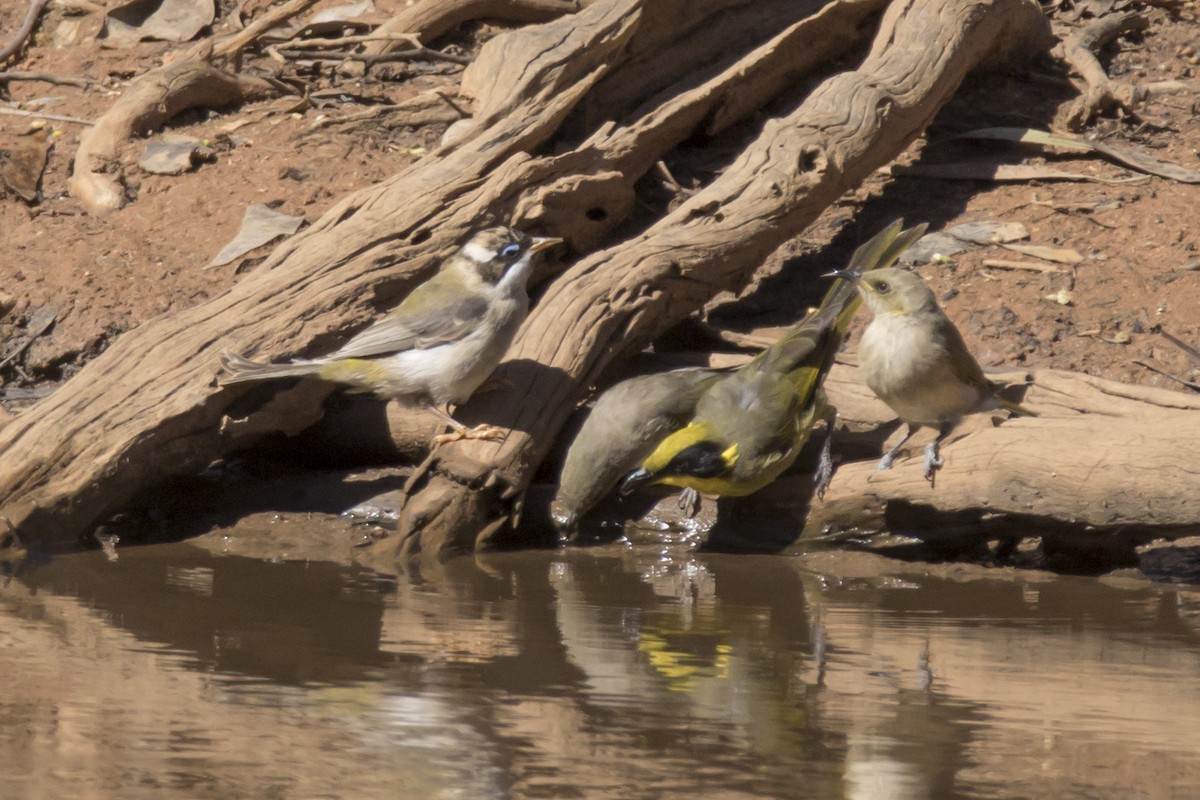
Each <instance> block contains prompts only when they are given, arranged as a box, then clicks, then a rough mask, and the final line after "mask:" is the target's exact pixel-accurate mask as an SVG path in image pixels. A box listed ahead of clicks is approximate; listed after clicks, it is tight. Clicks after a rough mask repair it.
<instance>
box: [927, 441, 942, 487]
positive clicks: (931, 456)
mask: <svg viewBox="0 0 1200 800" xmlns="http://www.w3.org/2000/svg"><path fill="white" fill-rule="evenodd" d="M941 468H942V459H941V458H939V457H938V443H937V442H936V441H934V442H930V443H929V444H927V445H925V480H927V481H929V483H930V485H933V481H934V476H935V475H937V471H938V470H939V469H941Z"/></svg>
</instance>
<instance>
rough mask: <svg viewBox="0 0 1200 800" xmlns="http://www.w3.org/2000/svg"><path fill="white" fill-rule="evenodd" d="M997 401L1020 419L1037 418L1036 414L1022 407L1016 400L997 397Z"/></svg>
mask: <svg viewBox="0 0 1200 800" xmlns="http://www.w3.org/2000/svg"><path fill="white" fill-rule="evenodd" d="M996 401H997V402H998V403H1000V405H1002V406H1003V407H1004V408H1005V409H1007V410H1008V411H1010V412H1012V413H1013V414H1016V415H1017V416H1018V417H1036V416H1037V413H1036V412H1033V411H1030V410H1029V409H1028V408H1026V407H1025V406H1023V405H1021V404H1020V403H1018V402H1016V401H1015V400H1005V399H1004V398H1003V397H997V398H996Z"/></svg>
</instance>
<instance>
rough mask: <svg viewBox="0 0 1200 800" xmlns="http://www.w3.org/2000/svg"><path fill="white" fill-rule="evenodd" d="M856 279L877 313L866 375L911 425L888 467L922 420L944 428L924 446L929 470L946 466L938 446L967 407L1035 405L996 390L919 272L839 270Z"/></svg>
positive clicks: (863, 361)
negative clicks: (866, 272) (1020, 403)
mask: <svg viewBox="0 0 1200 800" xmlns="http://www.w3.org/2000/svg"><path fill="white" fill-rule="evenodd" d="M835 274H836V275H838V276H839V277H842V278H845V279H848V280H852V281H854V283H855V286H856V287H857V288H858V292H859V294H861V295H862V297H863V300H864V301H865V302H866V304H867V307H868V308H870V309H871V313H872V314H873V315H874V316H873V319H872V320H871V323H870V324H869V325H868V326H867V328H866V330H865V331H863V336H862V341H861V342H860V343H859V347H858V369H859V373H860V374H861V375H862V377H863V381H864V382H865V383H866V384H867V386H869V387H870V388H871V391H873V392H875V394H876V395H878V396H879V399H880V400H882V401H883V402H885V403H887V404H888V406H889V407H890V408H891V409H892V410H893V411H895V412H896V415H897V416H898V417H900V419H901V420H903V421H904V422H906V423H907V424H908V431H907V433H906V434H905V435H904V438H902V439H901V440H900V441H899V442H897V443H896V445H895V446H894V447H893V448H892V449H891V450H889V451H888V452H887V453H886V454H884V456H883V458H882V459H880V461H879V469H881V470H883V469H888V468H889V467H891V466H892V462H893V461H894V460H895V458H896V453H897V452H898V451H899V450H900V448H901V446H903V445H904V443H905V442H907V441H908V439H909V438H910V437H911V436H912V435H913V434H914V433H915V432H916V431H917V430H919V429H920V428H921V427H922V426H923V425H928V426H931V427H935V428H937V429H938V435H937V437H936V438H935V439H934V440H933V441H932V442H930V443H929V444H928V445H927V446H926V448H925V477H926V479H928V480H930V481H932V480H933V476H934V474H935V473H936V471H937V469H938V468H939V467H940V466H941V465H942V461H941V459H940V458H939V456H938V445H939V444H940V443H941V441H942V439H944V438H945V437H946V436H947V435H948V434H949V433H950V431H951V430H952V429H953V428H954V426H955V425H956V424H957V423H958V421H959V420H960V419H961V418H962V417H963V416H965V415H967V414H973V413H975V412H977V411H988V410H992V409H997V408H1001V407H1003V408H1006V409H1008V410H1009V411H1011V412H1013V413H1014V414H1022V415H1027V416H1035V415H1034V414H1033V412H1032V411H1029V410H1028V409H1026V408H1024V407H1023V406H1020V405H1018V404H1017V403H1014V402H1012V401H1011V400H1006V399H1004V398H1002V397H1000V396H998V395H997V394H996V392H997V391H998V390H999V388H1000V387H999V386H997V385H996V384H994V383H992V382H991V381H989V380H988V379H987V378H986V377H984V374H983V370H982V369H980V367H979V362H977V361H976V360H975V358H974V357H973V356H972V355H971V353H970V352H969V351H968V350H967V346H966V344H965V343H964V342H963V338H962V334H960V333H959V332H958V328H956V327H954V323H953V322H951V321H950V319H949V318H948V317H947V316H946V314H945V313H944V312H943V311H942V309H941V307H939V306H938V302H937V298H935V297H934V296H933V291H932V290H931V289H930V288H929V287H928V286H927V285H926V284H925V281H923V280H921V278H920V276H918V275H916V274H915V273H912V272H908V271H907V270H902V269H880V270H875V271H874V272H871V273H869V274H861V273H855V272H854V271H853V270H845V271H843V272H838V273H835Z"/></svg>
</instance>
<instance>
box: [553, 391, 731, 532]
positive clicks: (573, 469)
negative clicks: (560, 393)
mask: <svg viewBox="0 0 1200 800" xmlns="http://www.w3.org/2000/svg"><path fill="white" fill-rule="evenodd" d="M729 373H730V370H728V369H708V368H705V367H685V368H683V369H673V370H669V371H667V372H658V373H654V374H650V375H638V376H636V377H633V378H628V379H626V380H623V381H621V382H620V383H617V384H614V385H613V386H612V387H610V388H609V389H607V390H606V391H605V392H604V393H603V394H601V395H600V397H599V398H598V399H597V400H596V402H595V403H594V404H593V405H592V408H591V411H590V412H588V415H587V418H586V419H585V420H584V422H583V426H582V427H581V428H580V429H579V433H577V434H576V435H575V438H574V440H572V442H571V446H570V448H569V449H568V450H567V456H566V458H565V459H564V460H563V468H562V473H561V476H560V478H559V482H558V488H557V489H556V490H555V493H554V499H553V501H552V502H551V504H550V518H551V520H552V521H553V522H554V525H555V527H556V528H557V529H558V531H559V533H560V534H563V535H567V534H569V533H571V532H572V531H574V530H575V528H576V526H577V524H578V522H579V519H580V518H581V517H582V516H583V515H584V514H586V513H587V512H588V511H589V510H590V509H591V508H592V506H594V505H595V504H596V503H597V502H599V501H600V499H601V498H603V497H604V496H605V495H606V494H608V492H609V491H610V490H611V489H612V488H613V487H614V486H616V484H617V481H619V480H620V479H621V478H623V477H624V476H625V475H626V474H627V473H628V472H629V471H630V470H632V469H634V468H636V467H637V466H638V465H639V464H641V463H642V461H643V460H644V459H645V458H646V456H648V455H650V453H651V452H653V451H654V448H655V447H657V446H658V443H659V441H661V440H662V438H663V437H664V436H666V435H667V434H669V433H671V432H672V431H674V430H677V429H679V428H681V427H683V426H684V425H686V424H687V422H688V420H690V419H691V418H692V414H693V413H694V412H695V410H696V402H697V401H698V400H699V399H700V396H701V395H703V394H704V392H705V391H707V390H708V388H709V387H710V386H711V385H712V384H713V383H714V382H716V381H718V380H721V379H722V378H724V377H725V376H726V375H728V374H729Z"/></svg>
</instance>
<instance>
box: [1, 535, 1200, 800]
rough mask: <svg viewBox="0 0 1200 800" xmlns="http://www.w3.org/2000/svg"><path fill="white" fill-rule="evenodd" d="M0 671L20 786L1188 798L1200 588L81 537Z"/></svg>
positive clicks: (657, 553) (29, 606)
mask: <svg viewBox="0 0 1200 800" xmlns="http://www.w3.org/2000/svg"><path fill="white" fill-rule="evenodd" d="M0 678H2V680H0V797H2V798H6V799H7V798H72V799H75V798H122V799H123V800H124V799H125V798H143V797H145V798H223V799H224V798H356V799H357V798H422V799H424V798H438V799H440V798H446V799H450V798H464V799H467V798H470V799H471V800H475V799H476V798H509V797H511V798H556V799H557V798H655V799H656V800H658V799H659V798H668V799H670V798H685V797H687V798H692V797H703V798H730V799H731V800H732V799H735V798H736V799H738V800H740V799H742V798H791V797H796V798H856V799H857V798H872V799H874V800H882V799H889V800H890V799H891V798H896V799H897V800H899V799H902V798H904V799H907V798H931V799H937V800H941V798H959V797H962V798H1047V799H1049V798H1054V799H1055V800H1058V799H1059V798H1121V800H1131V799H1136V798H1180V799H1181V800H1182V799H1183V798H1189V800H1190V799H1191V798H1196V797H1200V593H1197V592H1196V591H1195V590H1194V589H1188V588H1177V587H1165V586H1152V585H1149V584H1146V583H1133V582H1130V583H1128V584H1125V585H1122V584H1120V583H1118V582H1112V581H1110V582H1105V581H1102V580H1097V579H1085V578H1070V577H1051V576H1047V575H1045V574H1040V573H1032V572H1027V573H1023V574H1022V573H1014V572H1009V571H1004V570H991V571H988V570H983V569H979V568H966V567H961V568H956V567H942V568H934V567H929V568H925V567H920V566H913V565H903V564H900V563H898V562H889V561H885V560H883V559H879V558H877V557H874V556H861V555H860V556H854V555H851V556H846V555H838V554H824V555H819V556H813V557H809V558H806V559H797V558H785V557H772V556H737V555H718V554H713V555H705V554H700V555H696V554H692V553H689V552H687V551H683V550H673V549H669V548H663V549H660V548H655V547H643V548H626V549H621V548H614V549H603V550H573V551H564V552H529V553H515V554H501V555H492V556H486V557H480V558H478V559H470V558H465V559H460V560H458V561H452V562H450V563H447V564H444V565H440V566H438V567H435V568H433V569H430V568H428V567H427V568H425V569H424V570H423V571H421V572H420V573H419V574H411V575H406V576H401V577H398V578H397V577H394V576H391V577H389V576H383V575H379V574H376V573H372V572H369V571H366V570H362V569H354V568H349V567H342V566H337V565H334V564H329V563H297V562H293V563H269V562H266V561H259V560H254V559H248V558H239V557H230V556H217V555H213V554H211V553H210V552H208V551H207V550H204V549H201V548H199V547H195V546H193V545H189V544H172V545H159V546H152V547H143V548H129V549H125V550H122V551H121V556H120V559H119V560H118V561H116V562H109V561H107V560H105V558H104V557H103V555H102V554H100V553H81V554H76V555H71V556H67V557H62V558H58V559H56V560H54V561H52V562H49V563H46V564H43V565H41V566H38V567H32V568H26V569H24V570H23V571H22V573H21V574H19V575H18V576H17V577H15V578H13V579H11V580H9V581H8V582H7V584H6V585H4V586H3V588H2V589H0Z"/></svg>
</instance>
